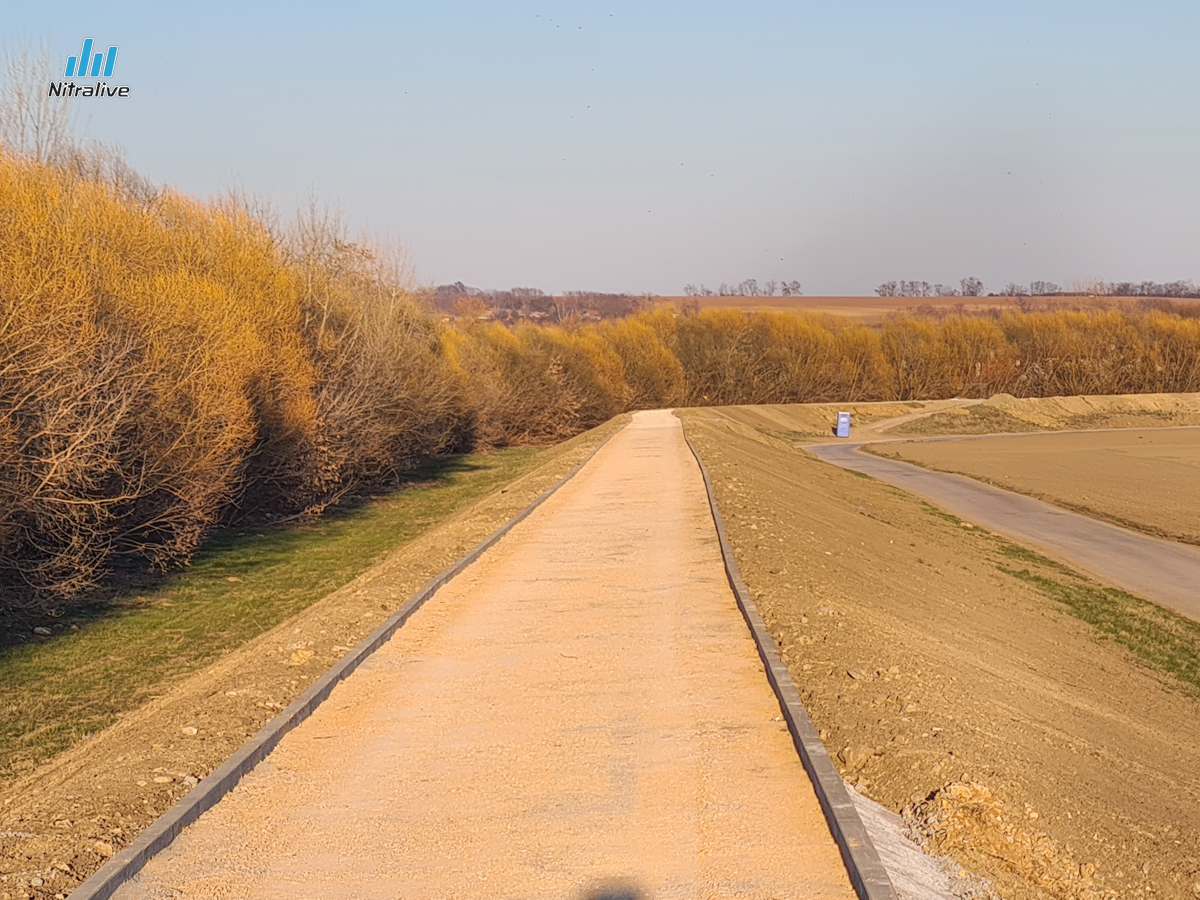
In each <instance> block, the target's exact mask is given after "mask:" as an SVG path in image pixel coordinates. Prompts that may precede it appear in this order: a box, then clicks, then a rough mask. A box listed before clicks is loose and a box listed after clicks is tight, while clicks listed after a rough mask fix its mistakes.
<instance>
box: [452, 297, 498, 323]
mask: <svg viewBox="0 0 1200 900" xmlns="http://www.w3.org/2000/svg"><path fill="white" fill-rule="evenodd" d="M490 309H491V307H489V306H488V305H487V304H486V303H484V302H483V300H481V299H480V298H479V297H459V298H458V299H457V300H455V301H454V315H456V316H458V317H459V318H460V319H467V320H473V319H478V318H480V317H481V316H484V315H486V314H487V313H488V311H489V310H490Z"/></svg>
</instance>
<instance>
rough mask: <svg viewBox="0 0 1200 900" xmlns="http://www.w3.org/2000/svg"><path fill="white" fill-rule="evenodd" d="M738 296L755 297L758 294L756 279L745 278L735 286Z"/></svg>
mask: <svg viewBox="0 0 1200 900" xmlns="http://www.w3.org/2000/svg"><path fill="white" fill-rule="evenodd" d="M737 292H738V296H739V297H757V296H758V280H757V279H754V278H747V279H745V280H744V281H742V282H741V283H740V284H739V285H738V286H737Z"/></svg>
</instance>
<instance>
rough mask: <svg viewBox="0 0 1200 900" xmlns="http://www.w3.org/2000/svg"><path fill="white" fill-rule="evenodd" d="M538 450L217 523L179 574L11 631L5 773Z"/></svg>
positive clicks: (233, 640)
mask: <svg viewBox="0 0 1200 900" xmlns="http://www.w3.org/2000/svg"><path fill="white" fill-rule="evenodd" d="M540 456H541V451H539V450H532V449H510V450H502V451H498V452H495V453H488V454H473V455H468V456H459V457H451V458H448V459H441V460H438V461H436V462H434V463H431V464H429V465H427V466H425V467H424V468H422V469H418V470H415V471H413V472H410V473H407V475H406V476H405V481H406V482H407V484H406V485H405V486H404V487H402V488H401V489H400V490H397V491H395V492H392V493H389V494H385V495H380V496H377V497H373V498H370V499H368V500H366V501H365V502H362V503H360V504H359V505H357V506H354V507H349V508H343V509H334V510H330V511H328V512H327V513H326V515H324V516H323V517H322V518H320V519H318V520H315V521H312V522H306V523H302V524H293V525H291V526H290V527H285V528H274V529H262V530H246V529H240V530H236V531H222V532H217V533H215V534H214V535H213V536H212V539H211V540H210V541H209V542H208V543H207V544H206V545H205V546H204V547H203V548H202V549H201V550H200V552H198V553H197V554H196V557H195V559H194V560H193V562H192V564H191V565H190V566H189V567H188V568H186V569H184V570H182V571H180V572H177V573H174V574H172V575H170V576H167V577H165V578H164V577H161V576H160V577H157V578H155V577H150V576H146V575H141V576H134V577H129V578H125V579H124V580H123V582H122V583H110V584H108V585H106V586H104V587H103V588H102V589H101V591H100V592H98V595H97V597H96V600H95V602H93V603H91V604H90V606H89V607H87V608H85V609H83V610H82V611H80V612H78V613H76V614H74V615H73V617H72V618H63V619H58V620H56V621H55V622H54V626H53V631H54V635H53V636H52V637H51V638H49V639H47V640H46V641H44V642H31V643H17V642H15V635H12V634H10V635H8V636H7V638H6V640H5V643H6V644H7V646H4V647H3V648H2V649H0V774H7V775H10V776H11V775H14V774H18V773H19V772H20V771H24V770H26V769H29V768H32V766H33V765H35V764H36V763H37V762H40V761H41V760H44V759H46V758H48V757H50V756H52V755H54V754H55V753H57V752H59V751H61V750H63V749H65V748H66V747H68V746H70V745H71V744H73V743H74V742H76V741H77V740H79V739H80V738H82V737H84V736H86V735H88V734H91V733H94V732H96V731H98V730H99V729H101V728H104V727H105V726H107V725H109V724H111V723H112V722H113V721H114V720H115V719H116V717H117V716H118V715H119V714H120V713H122V712H124V711H126V710H128V709H131V708H133V707H135V706H137V705H139V704H140V703H142V702H144V701H145V700H146V699H148V698H149V697H151V696H154V695H156V694H161V693H163V692H164V691H165V689H166V687H167V686H169V685H170V684H172V683H174V682H175V681H178V680H179V679H181V678H182V677H184V676H186V675H188V674H190V673H191V672H194V671H196V670H198V669H200V668H203V667H204V666H205V665H207V664H209V663H211V662H212V661H214V660H215V659H217V658H218V657H220V656H222V655H224V654H225V653H228V652H229V651H231V650H234V649H236V648H238V647H240V646H242V645H243V644H245V643H246V642H247V641H249V640H251V639H252V638H254V637H257V636H258V635H259V634H261V633H263V632H264V631H267V630H268V629H270V628H272V627H274V626H275V625H277V624H278V623H280V622H281V621H283V620H284V619H287V618H289V617H290V616H293V615H295V614H296V613H298V612H300V611H301V610H303V609H305V608H306V607H308V606H309V605H311V604H312V603H314V602H316V601H317V600H319V599H321V598H322V597H324V596H326V595H327V594H329V593H330V592H332V591H334V590H336V589H337V588H339V587H341V586H342V585H344V584H346V583H347V582H349V581H351V580H353V579H354V578H355V577H356V576H358V575H359V574H361V573H362V572H364V571H365V570H366V569H368V568H370V567H371V566H372V565H374V564H375V563H377V562H379V561H380V560H381V559H383V558H384V557H385V556H387V555H388V553H390V552H391V551H392V550H394V549H395V548H397V547H399V546H400V545H402V544H404V543H406V542H408V541H411V540H412V539H413V538H415V537H417V536H418V535H420V534H421V533H422V532H424V531H426V530H427V529H428V528H430V527H431V526H433V525H435V524H436V523H438V522H439V521H441V520H442V519H444V518H445V517H446V516H448V515H450V514H451V513H453V512H455V511H456V510H459V509H462V508H463V507H465V506H467V505H468V504H470V503H472V502H474V501H475V500H477V499H479V498H481V497H483V496H484V495H486V494H487V493H489V492H490V491H492V490H493V489H494V488H496V487H497V486H499V485H502V484H504V483H506V482H509V481H512V480H513V479H515V478H518V477H520V476H521V475H523V474H525V473H526V472H528V471H530V470H531V469H533V468H534V466H535V465H536V464H537V462H538V460H539V458H540ZM72 625H75V626H76V628H77V630H72V629H71V626H72Z"/></svg>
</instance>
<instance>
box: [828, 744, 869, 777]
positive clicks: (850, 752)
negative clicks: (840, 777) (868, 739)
mask: <svg viewBox="0 0 1200 900" xmlns="http://www.w3.org/2000/svg"><path fill="white" fill-rule="evenodd" d="M874 755H875V751H874V750H872V749H871V748H870V747H863V746H850V747H843V748H842V749H841V750H839V751H838V755H837V758H838V760H839V761H840V762H841V764H842V765H843V766H844V767H845V771H847V772H856V771H858V770H859V769H861V768H862V767H863V766H865V765H866V764H867V760H869V759H870V758H871V757H872V756H874Z"/></svg>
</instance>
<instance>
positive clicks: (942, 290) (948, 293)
mask: <svg viewBox="0 0 1200 900" xmlns="http://www.w3.org/2000/svg"><path fill="white" fill-rule="evenodd" d="M933 295H934V296H935V297H957V296H958V291H956V290H955V289H954V288H952V287H950V285H948V284H935V285H934V286H933Z"/></svg>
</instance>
